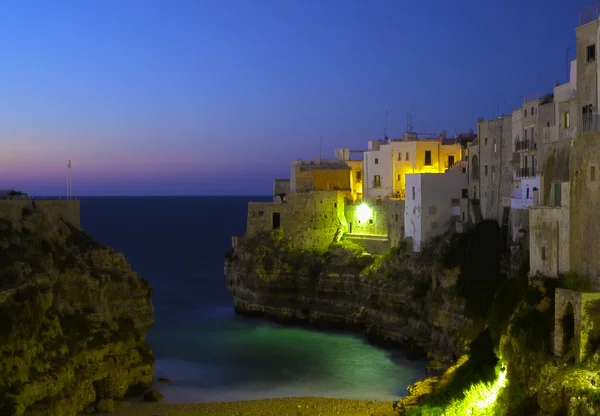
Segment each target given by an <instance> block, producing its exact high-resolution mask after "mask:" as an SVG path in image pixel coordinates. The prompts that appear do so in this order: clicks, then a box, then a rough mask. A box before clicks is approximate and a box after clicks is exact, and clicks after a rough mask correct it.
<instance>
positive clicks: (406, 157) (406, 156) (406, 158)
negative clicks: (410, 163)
mask: <svg viewBox="0 0 600 416" xmlns="http://www.w3.org/2000/svg"><path fill="white" fill-rule="evenodd" d="M408 159H409V157H408V152H406V155H405V160H408Z"/></svg>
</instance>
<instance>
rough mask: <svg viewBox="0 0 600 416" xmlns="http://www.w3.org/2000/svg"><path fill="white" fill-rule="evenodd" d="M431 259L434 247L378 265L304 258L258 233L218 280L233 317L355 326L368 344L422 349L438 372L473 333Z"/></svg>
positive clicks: (334, 256)
mask: <svg viewBox="0 0 600 416" xmlns="http://www.w3.org/2000/svg"><path fill="white" fill-rule="evenodd" d="M437 257H438V254H437V253H436V252H435V249H432V250H430V251H428V252H426V253H423V254H421V255H419V256H413V255H411V254H407V253H404V254H403V253H395V254H393V255H386V256H384V257H383V260H382V259H381V258H380V259H377V260H376V259H374V258H373V257H371V256H370V255H365V254H360V253H359V252H357V251H353V250H352V249H350V250H349V249H347V248H344V247H333V248H331V249H330V250H329V251H327V252H325V253H307V252H303V251H299V250H295V249H294V248H292V247H290V246H289V245H288V244H287V243H286V242H285V241H281V240H278V239H277V238H276V237H275V238H272V237H271V236H269V235H262V236H258V237H256V238H242V239H240V240H239V242H238V245H237V246H236V248H235V250H233V251H232V252H230V253H228V254H227V256H226V259H225V275H226V282H227V288H228V290H229V291H230V292H231V294H232V295H233V303H234V307H235V310H236V313H238V314H243V315H248V316H258V317H265V318H268V319H273V320H277V321H281V322H286V323H307V324H310V325H316V326H325V327H338V328H339V327H341V328H352V329H363V330H364V331H365V333H366V335H367V337H368V338H369V339H370V340H371V341H373V342H377V343H383V344H395V345H400V346H403V347H405V348H408V350H409V351H410V352H414V353H416V354H419V353H423V352H426V353H427V355H428V357H429V359H430V360H429V362H430V370H441V369H443V368H445V367H446V366H447V365H448V364H450V363H451V362H452V361H453V360H454V359H456V358H457V357H458V356H459V355H460V354H461V353H462V352H463V351H464V350H465V348H466V345H467V343H468V341H469V340H470V339H471V337H472V336H473V335H475V334H477V332H478V328H477V326H476V325H474V324H473V322H472V321H470V320H469V319H468V318H466V317H465V314H464V299H462V298H461V297H460V296H459V295H458V294H457V292H456V287H455V283H456V276H453V275H452V271H451V270H443V269H441V268H440V267H438V263H437V261H436V258H437ZM416 356H418V355H416Z"/></svg>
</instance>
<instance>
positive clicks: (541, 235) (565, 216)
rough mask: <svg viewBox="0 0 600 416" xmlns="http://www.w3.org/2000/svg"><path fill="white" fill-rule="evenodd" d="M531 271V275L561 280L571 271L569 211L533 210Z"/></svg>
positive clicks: (530, 215) (531, 214) (562, 208)
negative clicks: (562, 275)
mask: <svg viewBox="0 0 600 416" xmlns="http://www.w3.org/2000/svg"><path fill="white" fill-rule="evenodd" d="M529 226H530V227H529V232H530V238H529V268H530V273H531V275H535V274H538V273H541V274H543V275H546V276H552V277H557V276H558V275H559V274H561V273H565V272H568V271H569V267H570V264H572V259H571V258H570V256H569V208H568V207H556V208H554V207H531V208H530V209H529Z"/></svg>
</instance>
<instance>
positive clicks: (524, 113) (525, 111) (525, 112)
mask: <svg viewBox="0 0 600 416" xmlns="http://www.w3.org/2000/svg"><path fill="white" fill-rule="evenodd" d="M523 116H524V117H527V109H525V110H523Z"/></svg>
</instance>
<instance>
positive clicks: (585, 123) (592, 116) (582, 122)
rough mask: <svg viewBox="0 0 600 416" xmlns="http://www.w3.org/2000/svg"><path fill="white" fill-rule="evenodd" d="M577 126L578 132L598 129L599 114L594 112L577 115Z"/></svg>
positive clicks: (599, 128) (599, 124)
mask: <svg viewBox="0 0 600 416" xmlns="http://www.w3.org/2000/svg"><path fill="white" fill-rule="evenodd" d="M578 128H579V130H578V131H579V132H580V133H590V132H593V131H600V115H598V114H596V113H587V114H583V115H581V116H580V117H579V123H578Z"/></svg>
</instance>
